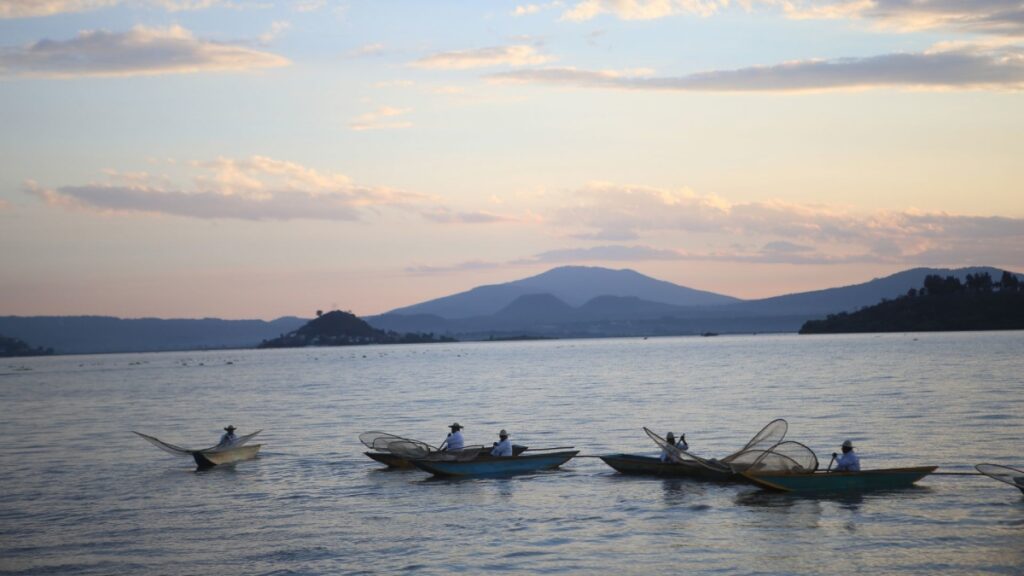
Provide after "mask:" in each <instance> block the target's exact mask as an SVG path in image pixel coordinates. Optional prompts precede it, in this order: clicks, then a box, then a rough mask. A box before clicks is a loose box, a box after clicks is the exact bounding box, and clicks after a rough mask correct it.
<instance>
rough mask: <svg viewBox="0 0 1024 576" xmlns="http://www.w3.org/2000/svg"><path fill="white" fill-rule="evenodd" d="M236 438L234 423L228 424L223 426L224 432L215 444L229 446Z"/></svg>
mask: <svg viewBox="0 0 1024 576" xmlns="http://www.w3.org/2000/svg"><path fill="white" fill-rule="evenodd" d="M237 440H238V438H236V437H235V426H234V424H228V425H227V427H225V428H224V434H222V435H221V437H220V442H218V443H217V446H231V445H232V444H234V443H235V442H236V441H237Z"/></svg>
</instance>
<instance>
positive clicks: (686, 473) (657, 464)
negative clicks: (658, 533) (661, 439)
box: [600, 454, 743, 482]
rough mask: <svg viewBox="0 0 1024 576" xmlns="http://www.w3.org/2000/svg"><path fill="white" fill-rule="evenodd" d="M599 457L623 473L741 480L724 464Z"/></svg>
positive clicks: (623, 455)
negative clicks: (719, 467)
mask: <svg viewBox="0 0 1024 576" xmlns="http://www.w3.org/2000/svg"><path fill="white" fill-rule="evenodd" d="M600 458H601V460H603V461H604V463H605V464H607V465H609V466H611V467H612V468H614V469H616V470H618V471H619V472H621V473H623V474H631V475H637V476H666V477H671V478H692V479H694V480H708V481H712V482H737V481H739V482H742V481H743V478H742V477H741V476H739V475H737V474H736V473H735V472H733V471H732V470H731V469H730V468H729V467H728V466H726V465H724V464H723V465H721V469H717V468H712V467H710V466H704V465H701V464H700V463H698V462H662V461H661V458H658V457H655V456H640V455H638V454H608V455H605V456H601V457H600Z"/></svg>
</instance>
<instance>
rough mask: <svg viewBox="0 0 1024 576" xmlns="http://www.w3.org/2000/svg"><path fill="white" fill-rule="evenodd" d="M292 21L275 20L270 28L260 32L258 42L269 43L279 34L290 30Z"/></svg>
mask: <svg viewBox="0 0 1024 576" xmlns="http://www.w3.org/2000/svg"><path fill="white" fill-rule="evenodd" d="M291 27H292V23H291V22H288V21H287V20H277V21H275V22H273V23H272V24H271V25H270V30H267V31H266V32H264V33H263V34H260V44H270V43H271V42H273V41H274V40H277V38H278V37H279V36H281V35H282V34H284V33H285V32H287V31H288V30H290V29H291Z"/></svg>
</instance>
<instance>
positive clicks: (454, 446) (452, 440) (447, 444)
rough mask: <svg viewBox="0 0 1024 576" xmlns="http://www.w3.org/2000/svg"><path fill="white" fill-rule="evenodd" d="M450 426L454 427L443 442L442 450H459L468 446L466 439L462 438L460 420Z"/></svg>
mask: <svg viewBox="0 0 1024 576" xmlns="http://www.w3.org/2000/svg"><path fill="white" fill-rule="evenodd" d="M449 428H451V429H452V431H451V432H449V433H448V437H447V438H445V439H444V442H441V451H442V452H457V451H459V450H462V449H463V448H464V447H465V446H466V442H465V440H463V439H462V426H460V425H459V423H458V422H455V423H454V424H452V425H451V426H449Z"/></svg>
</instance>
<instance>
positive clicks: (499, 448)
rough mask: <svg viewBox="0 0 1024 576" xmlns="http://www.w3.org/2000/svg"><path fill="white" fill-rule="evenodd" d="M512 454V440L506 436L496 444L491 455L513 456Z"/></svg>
mask: <svg viewBox="0 0 1024 576" xmlns="http://www.w3.org/2000/svg"><path fill="white" fill-rule="evenodd" d="M511 455H512V441H511V440H509V439H508V438H505V439H504V440H502V441H501V442H498V443H497V444H495V445H494V448H491V456H511Z"/></svg>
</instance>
